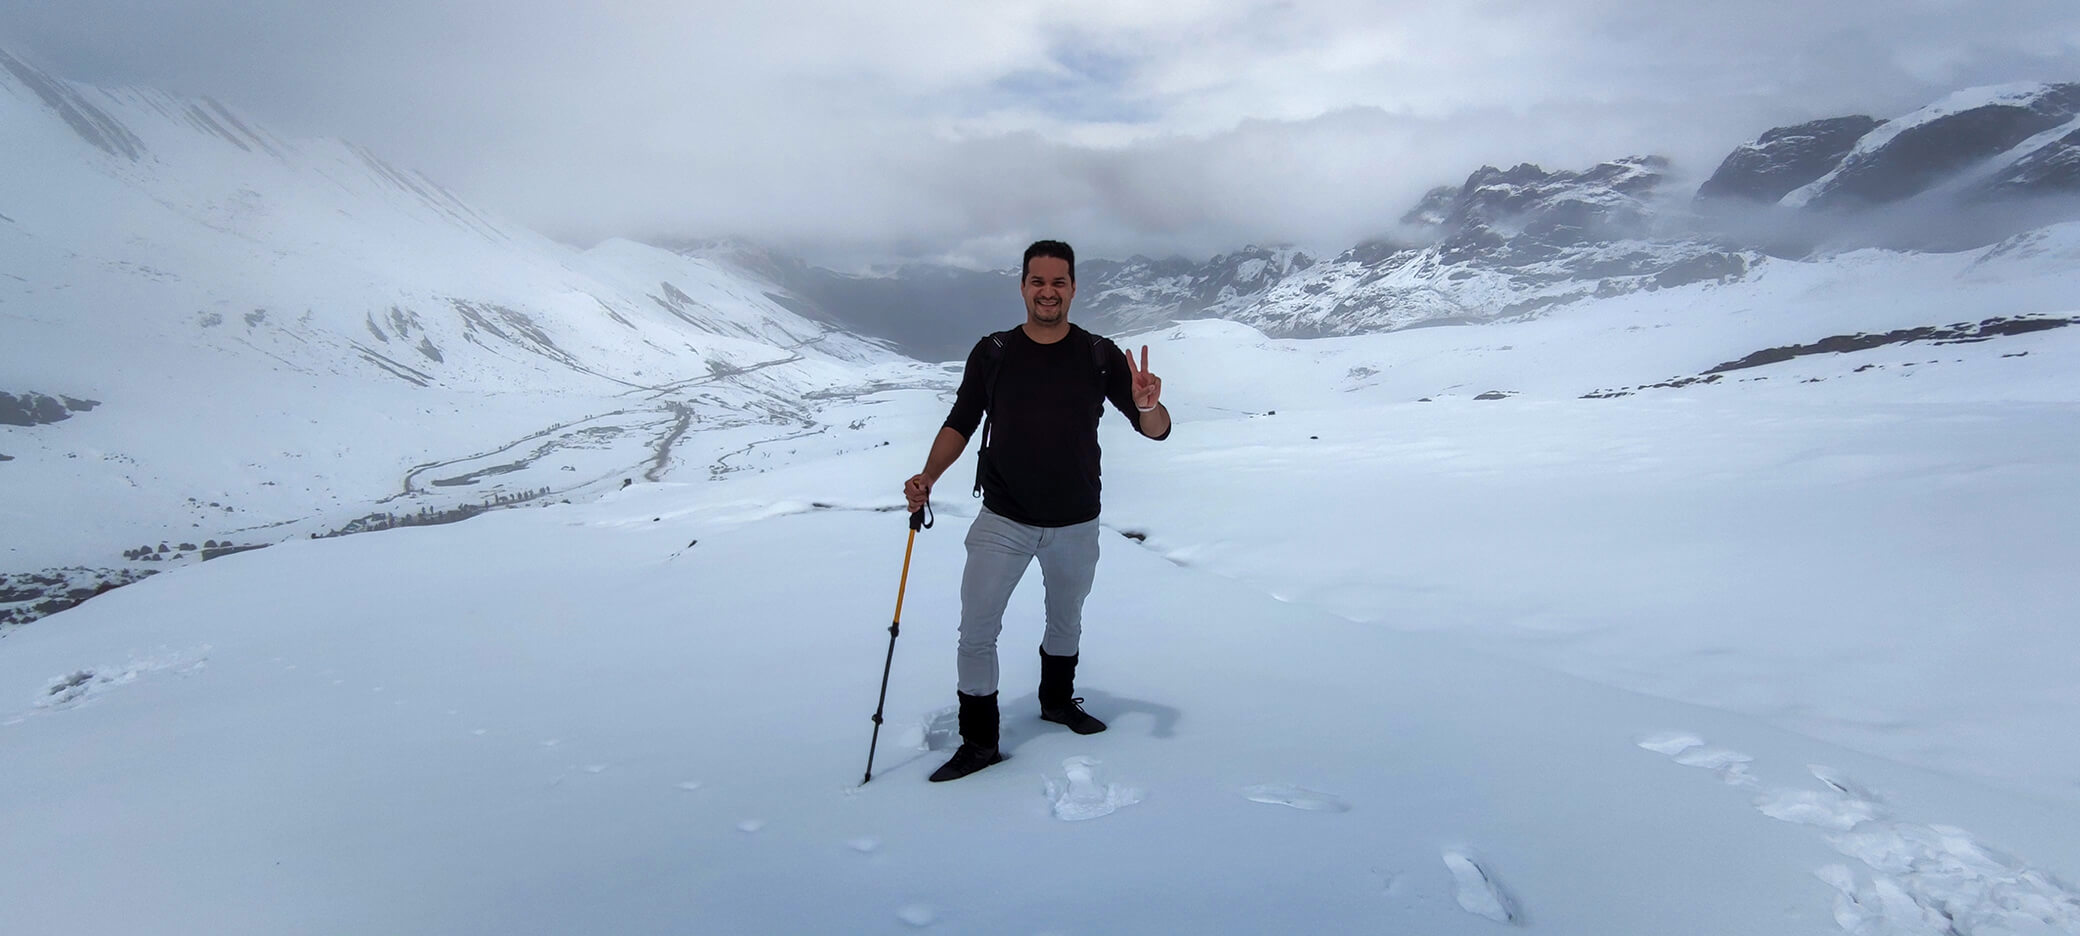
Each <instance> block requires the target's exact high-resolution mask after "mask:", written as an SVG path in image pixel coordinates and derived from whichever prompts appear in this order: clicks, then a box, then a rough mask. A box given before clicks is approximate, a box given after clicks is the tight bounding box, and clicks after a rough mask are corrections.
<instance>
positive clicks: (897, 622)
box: [859, 504, 931, 786]
mask: <svg viewBox="0 0 2080 936" xmlns="http://www.w3.org/2000/svg"><path fill="white" fill-rule="evenodd" d="M930 509H931V505H929V504H927V505H925V508H924V509H923V510H916V511H912V512H911V514H910V541H909V542H908V543H906V544H904V546H903V577H902V578H901V579H900V580H899V581H897V583H896V616H895V619H894V620H893V621H891V622H890V623H889V625H888V659H887V660H885V661H883V662H882V664H881V699H880V701H878V702H876V703H875V704H874V738H873V740H872V741H869V742H868V743H867V775H866V777H865V778H863V779H861V780H860V782H859V785H860V786H866V785H867V783H868V782H870V781H872V780H873V779H874V749H875V748H876V747H878V746H880V744H881V716H882V712H883V710H884V709H885V708H886V707H887V706H888V674H889V670H890V669H892V668H893V667H894V666H895V663H896V635H897V634H900V633H901V632H902V630H903V592H904V591H906V590H908V589H909V587H910V553H911V551H912V550H914V549H916V548H917V531H919V530H923V529H928V528H930V527H931V523H929V522H927V521H926V520H925V511H927V510H930Z"/></svg>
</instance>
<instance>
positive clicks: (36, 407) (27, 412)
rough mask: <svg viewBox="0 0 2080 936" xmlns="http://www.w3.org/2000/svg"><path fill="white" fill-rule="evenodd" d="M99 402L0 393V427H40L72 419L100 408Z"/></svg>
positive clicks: (36, 394) (41, 395)
mask: <svg viewBox="0 0 2080 936" xmlns="http://www.w3.org/2000/svg"><path fill="white" fill-rule="evenodd" d="M100 405H101V402H100V401H99V400H75V399H73V398H72V397H69V396H55V397H54V396H49V395H47V394H42V393H24V394H20V395H16V394H12V393H0V426H42V425H47V424H49V423H54V422H62V421H64V420H67V419H71V418H72V414H74V413H84V412H86V411H88V410H91V409H93V408H94V407H97V406H100Z"/></svg>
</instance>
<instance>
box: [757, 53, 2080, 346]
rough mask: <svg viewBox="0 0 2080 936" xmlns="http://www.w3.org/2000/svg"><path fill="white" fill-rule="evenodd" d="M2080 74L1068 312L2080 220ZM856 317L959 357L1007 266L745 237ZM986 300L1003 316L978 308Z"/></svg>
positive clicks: (1965, 235) (1468, 202)
mask: <svg viewBox="0 0 2080 936" xmlns="http://www.w3.org/2000/svg"><path fill="white" fill-rule="evenodd" d="M2076 121H2080V85H2075V84H2025V85H2012V86H2000V87H1993V88H1980V89H1972V90H1966V91H1960V92H1958V93H1956V94H1953V95H1951V96H1949V97H1947V98H1945V99H1943V100H1942V101H1938V102H1936V103H1934V104H1931V105H1929V106H1928V107H1925V108H1922V109H1920V110H1918V111H1915V112H1914V113H1911V114H1907V115H1904V116H1902V117H1899V118H1897V119H1894V120H1890V121H1884V120H1879V119H1877V118H1873V117H1866V116H1849V117H1838V118H1830V119H1825V120H1817V121H1811V122H1808V123H1803V124H1799V125H1796V126H1789V127H1779V128H1775V129H1772V130H1769V131H1767V132H1765V133H1763V134H1762V135H1761V136H1760V137H1758V138H1757V139H1756V140H1754V141H1753V142H1750V143H1745V144H1742V145H1740V146H1738V147H1736V148H1735V149H1734V151H1733V152H1732V153H1731V154H1729V155H1728V156H1727V157H1726V159H1725V160H1724V161H1723V162H1722V163H1721V164H1720V166H1719V167H1718V169H1717V170H1716V171H1715V172H1713V173H1712V175H1711V176H1710V177H1709V178H1707V179H1706V180H1705V181H1704V183H1703V184H1702V185H1700V186H1699V187H1698V188H1697V189H1696V190H1695V191H1694V192H1686V191H1678V190H1675V189H1674V188H1673V187H1672V186H1671V185H1670V179H1669V175H1670V167H1669V166H1668V164H1667V162H1666V161H1665V160H1663V159H1660V158H1658V157H1653V156H1637V157H1628V158H1624V159H1616V160H1612V161H1609V162H1605V163H1601V164H1598V165H1596V166H1592V167H1589V168H1587V169H1583V170H1565V169H1563V170H1553V171H1548V170H1546V169H1543V168H1541V167H1538V166H1535V165H1528V164H1526V165H1519V166H1516V167H1513V168H1510V169H1498V168H1495V167H1492V166H1484V167H1481V168H1480V169H1478V170H1476V171H1474V172H1473V173H1472V174H1470V175H1469V176H1468V177H1467V179H1466V180H1465V182H1464V183H1462V184H1460V185H1457V186H1440V187H1438V188H1435V189H1432V190H1431V191H1430V192H1429V193H1427V194H1426V195H1425V196H1424V197H1423V198H1421V199H1420V200H1419V201H1418V202H1417V204H1416V205H1415V206H1413V207H1412V208H1410V209H1409V210H1408V211H1407V212H1405V213H1404V214H1403V215H1402V216H1401V217H1400V218H1399V219H1398V223H1395V224H1391V225H1390V224H1386V223H1383V224H1382V225H1381V227H1382V229H1383V230H1385V229H1390V228H1391V229H1392V230H1394V231H1395V232H1396V233H1395V234H1394V235H1392V236H1388V237H1382V238H1380V239H1377V240H1374V241H1370V242H1367V243H1363V244H1358V245H1355V246H1353V247H1351V248H1349V249H1348V250H1345V251H1343V252H1342V253H1340V254H1337V255H1335V256H1333V257H1327V258H1317V257H1312V256H1309V255H1307V254H1305V253H1303V252H1300V251H1297V250H1293V249H1291V248H1276V247H1259V246H1251V247H1247V248H1244V249H1243V250H1240V251H1236V252H1234V253H1231V254H1224V255H1221V256H1217V257H1214V258H1212V259H1210V260H1206V261H1195V260H1190V259H1186V258H1182V257H1171V258H1165V259H1153V258H1148V257H1131V258H1129V259H1127V260H1124V261H1117V260H1106V259H1099V258H1085V259H1084V260H1082V261H1081V262H1080V263H1079V276H1080V279H1081V282H1080V284H1079V285H1080V291H1079V294H1078V298H1077V309H1078V311H1079V313H1080V317H1081V320H1082V321H1083V322H1084V323H1086V324H1088V325H1090V326H1092V327H1094V328H1096V329H1098V330H1100V331H1104V332H1131V331H1135V330H1139V329H1143V328H1148V327H1155V326H1159V325H1161V324H1163V323H1165V322H1170V321H1178V320H1188V319H1200V318H1221V319H1227V320H1230V321H1236V322H1243V323H1246V324H1249V325H1250V326H1252V327H1255V328H1258V329H1261V330H1263V331H1265V332H1266V333H1267V334H1272V335H1276V336H1282V337H1321V336H1330V335H1350V334H1364V333H1368V332H1375V331H1385V330H1394V329H1400V328H1410V327H1416V326H1423V325H1437V324H1455V323H1471V322H1492V321H1499V320H1507V319H1514V318H1518V317H1522V316H1525V315H1535V314H1541V313H1542V312H1544V311H1545V310H1549V309H1553V308H1557V307H1560V306H1566V305H1570V304H1573V303H1577V302H1581V301H1584V300H1587V299H1594V298H1598V297H1609V296H1612V295H1619V294H1624V293H1628V292H1632V291H1636V290H1647V291H1652V290H1657V289H1665V288H1668V287H1671V286H1676V285H1682V284H1686V283H1693V282H1709V283H1730V282H1734V281H1737V280H1740V279H1743V278H1745V277H1747V276H1749V275H1750V274H1751V272H1752V271H1753V270H1755V269H1756V268H1757V267H1758V266H1759V265H1761V264H1763V263H1764V262H1766V260H1767V259H1768V258H1770V257H1777V258H1784V259H1815V260H1824V259H1826V258H1828V257H1830V256H1834V255H1837V254H1841V253H1844V252H1847V251H1853V250H1857V249H1861V248H1864V247H1870V246H1881V247H1888V248H1892V249H1916V250H1931V249H1932V250H1943V251H1956V250H1965V249H1972V248H1979V247H1984V246H1987V245H1988V244H1992V243H1995V242H1997V241H2000V240H2003V239H2005V238H2008V237H2011V236H2015V235H2018V234H2021V233H2023V232H2026V231H2030V230H2034V229H2036V228H2039V227H2042V226H2044V225H2047V224H2053V223H2057V222H2060V221H2066V220H2073V219H2075V218H2080V122H2076ZM737 254H738V255H741V256H747V257H750V258H752V259H750V260H749V261H747V262H749V263H750V264H751V266H752V267H753V268H755V269H760V270H766V271H774V270H780V271H782V272H781V273H778V274H773V275H774V282H776V283H779V284H781V286H780V288H781V289H782V290H783V291H785V290H793V291H794V292H795V293H796V294H799V295H804V296H813V297H814V299H813V305H814V307H815V308H816V310H817V311H816V315H817V317H818V318H819V320H821V321H825V322H832V323H844V324H846V325H847V326H849V327H853V328H857V329H858V330H860V331H862V332H865V333H869V334H875V335H880V336H883V337H886V338H889V339H890V340H892V341H896V342H898V343H900V344H901V345H902V346H903V347H904V348H905V349H906V350H909V351H910V352H911V353H914V354H919V355H921V356H924V357H927V358H933V357H937V358H943V359H951V358H957V357H960V356H961V355H962V354H964V353H965V352H966V350H967V348H968V347H969V344H970V343H971V342H972V337H970V336H971V335H975V334H980V333H981V332H983V331H987V330H990V329H993V328H996V327H1001V323H1002V322H1004V321H1006V320H1012V321H1015V320H1016V314H1017V308H1016V306H1015V304H1014V303H1013V302H1012V301H1011V299H1010V297H1013V296H1015V291H1014V290H1015V284H1014V283H1013V282H1012V276H1011V274H1009V273H1006V272H1002V271H996V272H975V271H966V270H954V269H951V268H945V267H934V266H930V265H918V266H913V267H907V268H904V269H901V270H897V271H892V272H889V273H885V274H882V275H878V276H870V277H844V276H840V275H839V274H833V273H830V272H829V271H819V270H817V269H816V268H814V267H812V266H810V265H808V264H806V263H803V262H801V261H799V260H786V261H775V260H774V259H772V257H770V256H769V255H768V254H766V253H765V252H761V251H757V250H748V249H740V250H738V251H737ZM978 309H990V310H994V311H992V312H991V313H990V314H987V315H983V314H978V313H977V312H976V310H978Z"/></svg>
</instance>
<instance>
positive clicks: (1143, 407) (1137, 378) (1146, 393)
mask: <svg viewBox="0 0 2080 936" xmlns="http://www.w3.org/2000/svg"><path fill="white" fill-rule="evenodd" d="M1127 372H1128V373H1130V374H1133V375H1134V408H1135V409H1138V410H1140V411H1142V412H1144V413H1146V412H1148V411H1150V410H1152V409H1155V408H1156V405H1157V404H1158V403H1160V402H1162V398H1163V378H1161V377H1157V376H1156V375H1154V374H1151V373H1149V371H1148V346H1147V345H1142V346H1141V366H1140V367H1135V366H1134V356H1133V355H1132V354H1129V355H1127Z"/></svg>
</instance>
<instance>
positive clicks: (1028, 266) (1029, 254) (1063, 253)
mask: <svg viewBox="0 0 2080 936" xmlns="http://www.w3.org/2000/svg"><path fill="white" fill-rule="evenodd" d="M1034 257H1053V258H1055V259H1056V260H1066V261H1068V262H1069V282H1071V283H1074V282H1076V248H1074V247H1071V246H1069V245H1068V244H1064V243H1062V242H1061V241H1058V240H1043V241H1034V242H1033V246H1031V247H1027V248H1026V259H1025V262H1024V263H1023V264H1021V265H1020V266H1019V270H1018V281H1019V282H1021V283H1023V282H1025V281H1026V277H1028V276H1031V275H1033V258H1034Z"/></svg>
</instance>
